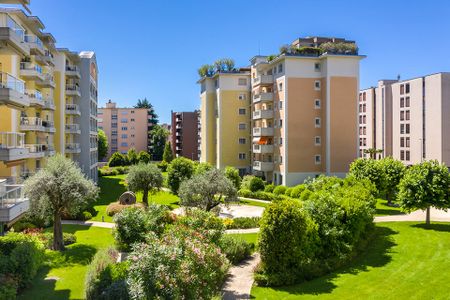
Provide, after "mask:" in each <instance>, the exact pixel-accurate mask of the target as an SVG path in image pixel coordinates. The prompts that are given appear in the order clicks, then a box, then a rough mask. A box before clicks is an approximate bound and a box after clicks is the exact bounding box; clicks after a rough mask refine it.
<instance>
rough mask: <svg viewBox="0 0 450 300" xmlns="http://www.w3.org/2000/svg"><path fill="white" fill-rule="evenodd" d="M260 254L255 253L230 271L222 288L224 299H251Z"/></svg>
mask: <svg viewBox="0 0 450 300" xmlns="http://www.w3.org/2000/svg"><path fill="white" fill-rule="evenodd" d="M259 261H260V258H259V254H258V253H255V254H253V255H252V256H251V257H250V258H248V259H246V260H244V261H243V262H241V263H240V264H238V265H236V266H233V267H231V268H230V270H229V271H228V276H227V279H226V281H225V283H224V284H223V287H222V299H224V300H234V299H250V290H251V289H252V285H253V270H254V269H255V267H256V265H257V264H258V263H259Z"/></svg>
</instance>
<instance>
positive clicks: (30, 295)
mask: <svg viewBox="0 0 450 300" xmlns="http://www.w3.org/2000/svg"><path fill="white" fill-rule="evenodd" d="M63 229H64V232H70V233H75V235H76V236H77V242H76V243H75V244H72V245H69V246H67V249H66V250H65V251H64V252H57V251H50V250H47V251H46V262H45V266H44V267H43V268H41V269H40V270H39V272H38V274H37V276H36V277H35V279H34V280H33V283H32V286H31V287H30V288H28V289H26V290H25V291H24V292H23V293H21V294H20V295H19V297H18V299H30V300H40V299H45V300H47V299H84V278H85V276H86V268H87V265H88V264H89V263H90V261H91V259H92V257H93V256H94V254H95V253H96V252H97V250H99V249H101V248H106V247H108V246H109V245H113V244H114V239H113V237H112V235H111V229H107V228H97V227H88V226H79V225H63ZM50 230H51V229H50Z"/></svg>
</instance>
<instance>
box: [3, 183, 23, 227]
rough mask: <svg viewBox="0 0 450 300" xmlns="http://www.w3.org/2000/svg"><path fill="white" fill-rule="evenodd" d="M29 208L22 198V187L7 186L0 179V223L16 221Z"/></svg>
mask: <svg viewBox="0 0 450 300" xmlns="http://www.w3.org/2000/svg"><path fill="white" fill-rule="evenodd" d="M29 208H30V201H29V200H28V199H27V198H25V196H24V193H23V186H22V185H9V184H6V179H0V222H2V223H9V222H12V221H14V220H17V219H18V218H19V217H21V216H22V215H23V214H24V213H25V212H27V211H28V209H29Z"/></svg>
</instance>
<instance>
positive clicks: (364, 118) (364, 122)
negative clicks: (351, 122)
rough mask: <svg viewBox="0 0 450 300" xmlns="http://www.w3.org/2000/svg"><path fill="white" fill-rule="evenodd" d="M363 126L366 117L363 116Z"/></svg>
mask: <svg viewBox="0 0 450 300" xmlns="http://www.w3.org/2000/svg"><path fill="white" fill-rule="evenodd" d="M363 124H366V116H365V115H364V116H363Z"/></svg>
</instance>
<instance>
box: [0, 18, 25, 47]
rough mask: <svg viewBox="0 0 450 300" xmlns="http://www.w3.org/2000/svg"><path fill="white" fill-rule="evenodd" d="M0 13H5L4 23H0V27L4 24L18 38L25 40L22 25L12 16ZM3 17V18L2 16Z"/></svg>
mask: <svg viewBox="0 0 450 300" xmlns="http://www.w3.org/2000/svg"><path fill="white" fill-rule="evenodd" d="M1 15H6V24H1V25H2V27H3V26H6V27H8V28H10V29H11V30H12V31H14V33H15V34H16V35H17V36H18V37H19V39H20V40H21V41H22V42H24V41H25V30H24V29H23V27H22V26H20V25H19V24H18V23H17V22H16V21H14V19H13V18H11V17H10V16H9V15H7V14H5V13H2V14H1ZM2 19H3V18H2Z"/></svg>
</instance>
